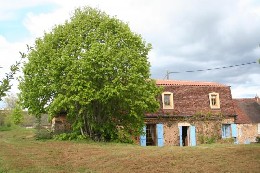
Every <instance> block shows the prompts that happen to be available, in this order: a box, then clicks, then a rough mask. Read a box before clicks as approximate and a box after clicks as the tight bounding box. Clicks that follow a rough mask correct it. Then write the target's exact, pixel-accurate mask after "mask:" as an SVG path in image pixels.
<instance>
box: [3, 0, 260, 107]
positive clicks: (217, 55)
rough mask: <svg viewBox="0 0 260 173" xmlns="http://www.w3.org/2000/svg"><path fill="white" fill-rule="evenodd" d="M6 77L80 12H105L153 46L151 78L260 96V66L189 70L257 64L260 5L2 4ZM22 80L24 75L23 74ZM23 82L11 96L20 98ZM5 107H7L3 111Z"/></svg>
mask: <svg viewBox="0 0 260 173" xmlns="http://www.w3.org/2000/svg"><path fill="white" fill-rule="evenodd" d="M0 3H1V6H0V66H2V67H3V68H0V77H1V78H2V77H3V75H4V73H5V72H6V71H8V68H9V66H10V65H11V64H13V63H14V62H15V61H17V60H19V57H20V56H19V51H22V52H25V51H26V44H28V45H32V46H33V43H34V41H35V39H36V38H37V37H42V36H43V34H44V32H48V31H50V30H51V29H52V28H53V26H54V25H55V24H61V23H63V22H64V21H65V20H66V19H69V17H70V15H71V14H72V13H73V11H74V9H75V8H76V7H82V6H91V7H96V8H99V9H100V10H102V11H104V12H106V13H107V14H109V15H111V16H116V17H117V18H119V19H121V20H122V21H124V22H127V23H128V24H129V26H130V28H131V29H132V31H134V32H137V33H139V34H141V35H142V37H143V38H144V39H145V40H146V41H147V42H149V43H151V44H152V45H153V49H152V51H151V52H150V54H149V61H150V63H151V76H152V78H154V79H163V78H164V77H165V75H166V71H167V70H168V71H178V72H181V73H175V74H171V75H170V79H175V80H193V81H214V82H219V83H223V84H226V85H229V86H231V90H232V95H233V97H236V98H237V97H254V96H255V95H256V94H258V95H260V80H259V79H260V74H259V72H260V65H259V64H256V63H255V64H250V65H249V64H248V65H244V66H239V67H234V68H223V69H221V70H212V71H203V72H194V73H187V72H185V71H192V70H199V69H208V68H216V67H223V66H231V65H238V64H244V63H248V62H256V61H257V60H258V59H259V58H260V47H259V43H260V35H259V31H260V3H259V1H258V0H230V1H226V0H218V1H211V0H164V1H161V0H139V1H136V0H125V1H120V0H74V1H61V0H37V1H35V0H12V1H6V0H0ZM20 75H22V74H20ZM17 84H18V82H17V81H14V82H13V87H12V90H11V92H12V93H17V92H19V90H18V89H17ZM0 107H1V106H0Z"/></svg>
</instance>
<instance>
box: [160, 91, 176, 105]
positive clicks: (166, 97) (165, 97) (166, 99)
mask: <svg viewBox="0 0 260 173" xmlns="http://www.w3.org/2000/svg"><path fill="white" fill-rule="evenodd" d="M162 102H163V109H173V108H174V106H173V94H172V93H171V92H164V93H162Z"/></svg>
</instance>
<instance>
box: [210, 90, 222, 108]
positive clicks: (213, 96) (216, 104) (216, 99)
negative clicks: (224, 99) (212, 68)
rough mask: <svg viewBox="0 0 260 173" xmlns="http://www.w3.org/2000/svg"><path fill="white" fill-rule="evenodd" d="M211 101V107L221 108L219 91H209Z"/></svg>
mask: <svg viewBox="0 0 260 173" xmlns="http://www.w3.org/2000/svg"><path fill="white" fill-rule="evenodd" d="M209 101H210V108H211V109H219V108H220V101H219V94H218V93H215V92H213V93H209Z"/></svg>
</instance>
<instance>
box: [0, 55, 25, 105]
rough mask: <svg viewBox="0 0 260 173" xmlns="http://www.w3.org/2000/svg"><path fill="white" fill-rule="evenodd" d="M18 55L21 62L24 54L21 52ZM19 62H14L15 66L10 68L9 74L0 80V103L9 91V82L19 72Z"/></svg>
mask: <svg viewBox="0 0 260 173" xmlns="http://www.w3.org/2000/svg"><path fill="white" fill-rule="evenodd" d="M20 55H21V60H22V59H23V58H25V56H26V55H25V54H24V53H21V52H20ZM21 60H20V61H17V62H15V64H14V65H12V66H11V67H10V72H9V73H6V74H5V78H3V79H2V80H0V101H2V98H3V97H4V96H6V92H7V91H8V90H10V89H11V85H10V82H11V80H12V79H14V75H15V74H16V72H17V71H19V66H20V64H21Z"/></svg>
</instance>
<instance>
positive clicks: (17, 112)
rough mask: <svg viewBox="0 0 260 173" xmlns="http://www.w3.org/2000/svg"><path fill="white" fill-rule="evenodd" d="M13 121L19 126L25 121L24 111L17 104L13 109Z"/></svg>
mask: <svg viewBox="0 0 260 173" xmlns="http://www.w3.org/2000/svg"><path fill="white" fill-rule="evenodd" d="M11 119H12V121H13V123H14V124H15V125H18V124H20V123H21V122H22V121H23V110H22V107H21V106H20V105H19V104H16V105H15V108H14V109H12V112H11Z"/></svg>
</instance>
